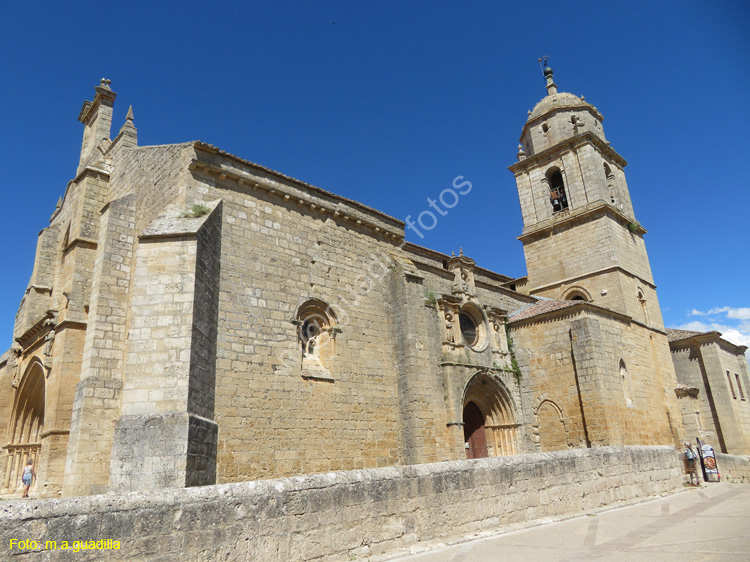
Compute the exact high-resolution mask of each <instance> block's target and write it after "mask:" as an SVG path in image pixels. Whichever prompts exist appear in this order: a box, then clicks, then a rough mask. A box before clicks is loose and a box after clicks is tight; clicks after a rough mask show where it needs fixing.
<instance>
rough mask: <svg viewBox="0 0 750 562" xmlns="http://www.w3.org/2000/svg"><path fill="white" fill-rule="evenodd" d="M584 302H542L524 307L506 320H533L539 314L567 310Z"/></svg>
mask: <svg viewBox="0 0 750 562" xmlns="http://www.w3.org/2000/svg"><path fill="white" fill-rule="evenodd" d="M583 303H584V301H558V300H542V301H539V302H536V303H533V304H530V305H528V306H525V307H523V308H521V309H519V310H516V311H515V312H512V313H511V314H510V315H509V316H508V320H509V321H511V322H517V321H518V320H526V319H527V318H533V317H534V316H539V315H540V314H545V313H547V312H553V311H555V310H561V309H563V308H569V307H571V306H576V305H581V304H583Z"/></svg>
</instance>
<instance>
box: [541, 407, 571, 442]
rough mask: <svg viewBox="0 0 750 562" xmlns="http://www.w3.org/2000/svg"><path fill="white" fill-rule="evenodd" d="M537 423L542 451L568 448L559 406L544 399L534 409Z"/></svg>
mask: <svg viewBox="0 0 750 562" xmlns="http://www.w3.org/2000/svg"><path fill="white" fill-rule="evenodd" d="M536 416H537V420H538V423H539V445H540V447H541V449H542V451H562V450H565V449H567V448H568V437H567V432H566V430H565V421H564V418H563V415H562V411H561V410H560V407H559V406H558V405H557V404H555V403H554V402H552V401H550V400H545V401H544V402H542V403H541V404H540V405H539V408H538V409H537V411H536Z"/></svg>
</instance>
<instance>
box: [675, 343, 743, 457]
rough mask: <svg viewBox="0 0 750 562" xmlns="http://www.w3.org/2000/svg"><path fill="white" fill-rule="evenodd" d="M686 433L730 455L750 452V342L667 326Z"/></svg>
mask: <svg viewBox="0 0 750 562" xmlns="http://www.w3.org/2000/svg"><path fill="white" fill-rule="evenodd" d="M667 334H668V336H669V347H670V348H671V350H672V359H673V360H674V366H675V370H676V371H677V381H678V382H679V383H680V385H679V386H678V387H677V396H678V397H679V399H680V404H681V406H682V420H683V424H684V426H685V432H686V433H687V434H688V435H692V436H695V437H698V438H700V439H701V440H703V441H706V442H707V443H711V444H712V445H713V446H714V447H715V448H716V450H717V451H721V452H723V453H728V454H730V455H748V454H750V404H748V395H747V389H748V380H749V379H750V374H748V366H747V359H746V356H745V352H746V351H747V347H745V346H739V345H734V344H732V343H730V342H728V341H727V340H725V339H724V338H722V337H721V334H720V333H719V332H693V331H688V330H672V329H667Z"/></svg>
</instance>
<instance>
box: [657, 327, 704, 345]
mask: <svg viewBox="0 0 750 562" xmlns="http://www.w3.org/2000/svg"><path fill="white" fill-rule="evenodd" d="M706 333H708V332H693V331H691V330H676V329H675V328H667V338H668V339H669V341H670V342H673V341H679V340H686V339H688V338H692V337H693V336H700V335H701V334H706Z"/></svg>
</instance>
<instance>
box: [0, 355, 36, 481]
mask: <svg viewBox="0 0 750 562" xmlns="http://www.w3.org/2000/svg"><path fill="white" fill-rule="evenodd" d="M45 378H46V377H45V369H44V365H43V363H42V361H41V360H39V359H38V358H33V359H32V360H31V361H30V362H29V364H28V366H27V367H26V370H25V373H24V375H23V377H21V380H20V384H19V385H18V390H17V392H16V396H15V400H14V403H13V410H12V414H11V417H10V423H9V437H10V439H9V443H8V445H6V447H5V448H6V450H7V459H6V462H5V467H4V468H5V474H4V478H3V486H2V487H3V489H4V490H7V491H13V490H15V489H16V488H17V487H18V483H19V482H20V477H21V471H22V470H23V467H24V465H25V464H26V461H27V460H28V459H32V460H33V461H34V463H35V465H36V470H37V471H38V470H39V464H38V461H39V460H40V455H41V450H42V443H41V437H42V432H43V430H44V413H45Z"/></svg>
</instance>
